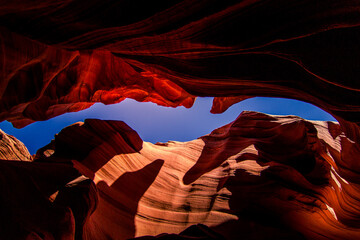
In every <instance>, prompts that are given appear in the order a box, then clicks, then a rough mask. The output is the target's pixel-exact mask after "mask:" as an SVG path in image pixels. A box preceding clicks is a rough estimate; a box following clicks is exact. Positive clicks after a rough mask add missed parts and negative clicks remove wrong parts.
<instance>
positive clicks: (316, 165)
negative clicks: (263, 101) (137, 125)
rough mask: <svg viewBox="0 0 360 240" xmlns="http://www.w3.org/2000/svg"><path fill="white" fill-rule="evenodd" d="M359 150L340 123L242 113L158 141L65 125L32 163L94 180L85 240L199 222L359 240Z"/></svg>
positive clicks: (269, 233) (255, 235)
mask: <svg viewBox="0 0 360 240" xmlns="http://www.w3.org/2000/svg"><path fill="white" fill-rule="evenodd" d="M47 149H51V150H52V151H54V152H53V154H52V155H51V156H47V157H46V156H45V155H44V154H42V153H43V152H44V151H46V150H47ZM358 151H359V150H358V147H357V144H356V143H354V142H353V141H351V140H349V139H348V138H347V137H346V136H345V135H344V133H343V132H342V131H341V130H340V127H339V125H338V124H337V123H333V122H317V121H306V120H303V119H301V118H299V117H295V116H285V117H283V116H282V117H280V116H270V115H266V114H262V113H256V112H243V113H242V114H241V115H240V116H239V117H238V118H237V119H236V120H235V121H234V122H232V123H230V124H228V125H226V126H223V127H221V128H219V129H216V130H214V131H213V132H212V133H211V134H209V135H206V136H203V137H201V138H199V139H197V140H193V141H190V142H185V143H181V142H167V143H162V144H155V145H154V144H151V143H148V142H142V141H141V139H140V138H139V136H138V135H137V134H136V132H134V131H133V130H131V129H130V128H129V127H128V126H126V124H124V123H123V122H117V121H101V120H95V119H89V120H86V121H85V123H84V124H75V125H72V126H70V127H67V128H65V129H63V130H62V131H61V132H60V133H59V134H58V135H57V136H56V138H55V140H54V141H53V142H52V143H51V144H50V145H49V146H48V147H44V148H43V149H41V150H40V151H39V152H38V154H37V156H38V158H37V159H36V160H35V162H48V163H51V162H53V163H56V162H63V163H66V162H72V163H73V164H74V167H75V168H76V169H78V170H79V171H80V172H81V173H82V174H84V175H86V176H87V177H89V178H91V179H93V181H94V182H95V184H96V187H97V189H98V192H99V195H98V205H97V208H96V210H95V211H94V213H93V214H92V215H91V216H89V217H88V218H87V220H86V221H85V222H84V225H83V238H84V239H100V240H101V239H109V238H110V239H127V238H131V237H139V236H143V235H152V236H155V235H159V234H161V233H180V232H181V231H183V230H185V229H186V228H187V227H189V226H191V225H193V224H197V223H202V224H205V225H206V226H208V227H210V228H211V229H212V230H213V231H215V232H217V233H219V234H221V235H223V236H225V237H226V238H227V239H250V238H251V239H304V238H306V239H357V238H359V237H360V225H359V224H358V222H359V221H358V220H359V216H360V212H359V209H358V208H357V206H358V205H359V202H358V201H359V199H360V196H359V192H360V191H359V187H358V186H359V182H360V179H359V177H358V174H357V173H358V172H359V171H360V169H359V164H358V163H357V158H356V156H358V155H359V153H358ZM55 201H56V199H55ZM161 236H162V235H161ZM164 236H165V235H164ZM170 236H171V235H170ZM165 239H166V238H165Z"/></svg>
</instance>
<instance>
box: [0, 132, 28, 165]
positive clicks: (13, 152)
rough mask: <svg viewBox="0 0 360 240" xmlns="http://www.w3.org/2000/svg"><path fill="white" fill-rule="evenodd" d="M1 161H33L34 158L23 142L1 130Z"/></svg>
mask: <svg viewBox="0 0 360 240" xmlns="http://www.w3.org/2000/svg"><path fill="white" fill-rule="evenodd" d="M0 159H2V160H18V161H32V156H31V155H30V153H29V151H28V150H27V148H26V146H25V145H24V144H23V143H22V142H20V141H19V140H18V139H16V138H15V137H14V136H11V135H8V134H6V133H5V132H4V131H2V130H1V129H0Z"/></svg>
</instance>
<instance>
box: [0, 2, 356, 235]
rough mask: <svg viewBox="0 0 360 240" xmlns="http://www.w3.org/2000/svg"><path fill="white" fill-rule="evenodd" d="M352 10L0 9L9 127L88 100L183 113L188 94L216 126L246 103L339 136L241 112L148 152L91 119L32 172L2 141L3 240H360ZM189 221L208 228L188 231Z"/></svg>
mask: <svg viewBox="0 0 360 240" xmlns="http://www.w3.org/2000/svg"><path fill="white" fill-rule="evenodd" d="M359 9H360V3H359V1H356V0H343V1H336V0H322V1H308V0H295V1H285V0H279V1H265V0H244V1H217V0H183V1H180V0H177V1H172V0H171V1H163V0H160V1H156V2H154V1H145V0H136V1H131V2H130V1H128V2H125V1H101V0H91V1H84V0H63V1H51V0H41V1H36V3H34V2H32V1H21V0H15V1H0V46H1V47H0V120H9V121H11V122H12V123H13V124H14V125H15V126H16V127H23V126H26V125H28V124H30V123H32V122H34V121H41V120H46V119H49V118H52V117H55V116H58V115H60V114H63V113H66V112H73V111H80V110H83V109H85V108H88V107H90V106H91V105H92V104H93V103H95V102H102V103H105V104H112V103H117V102H120V101H122V100H123V99H125V98H133V99H136V100H137V101H151V102H154V103H157V104H159V105H163V106H170V107H176V106H185V107H191V105H192V104H193V102H194V100H195V98H196V97H197V96H212V97H215V98H214V104H213V108H212V110H211V111H212V112H213V113H221V112H223V111H225V110H226V109H227V108H228V107H230V106H231V105H232V104H234V103H236V102H239V101H241V100H243V99H246V98H250V97H254V96H270V97H287V98H293V99H299V100H302V101H306V102H310V103H312V104H314V105H317V106H319V107H320V108H322V109H323V110H325V111H327V112H329V113H331V114H332V115H333V116H334V117H336V118H337V120H338V121H339V123H340V125H338V124H336V123H332V122H311V121H306V120H302V119H300V118H298V117H292V116H291V117H290V116H288V117H276V116H269V115H264V114H260V113H253V112H245V113H243V114H241V115H240V116H239V118H238V119H236V120H235V121H234V122H233V123H231V124H229V125H226V126H224V127H222V128H219V129H217V130H214V131H213V132H212V133H211V134H209V135H207V136H204V137H201V138H199V139H197V140H194V141H190V142H187V143H179V142H168V143H164V144H155V145H154V144H150V143H145V142H143V141H142V140H141V139H140V138H139V136H138V135H137V134H136V132H135V131H133V130H132V129H131V128H129V127H128V126H127V125H126V124H125V123H122V122H116V121H100V120H87V121H86V122H85V123H79V124H75V125H73V126H70V127H68V128H66V129H64V130H63V131H62V132H61V133H59V134H58V135H57V136H56V138H55V140H54V141H53V142H52V143H50V144H49V145H47V146H45V147H44V148H42V149H40V150H39V151H38V153H37V155H36V156H35V158H34V159H35V160H34V161H33V162H21V161H32V160H33V159H32V157H31V156H30V154H28V152H27V151H26V148H25V147H24V146H23V145H22V144H21V143H19V142H18V141H17V140H15V139H14V138H12V137H11V136H7V135H6V134H4V133H1V136H2V139H1V145H0V148H1V154H0V155H1V158H2V159H3V160H4V161H3V160H2V161H0V171H1V183H0V184H1V191H2V196H1V197H0V202H1V208H2V210H3V211H2V217H1V218H0V221H1V222H0V223H1V226H2V227H3V228H2V229H3V231H2V232H0V234H2V236H0V237H2V238H4V239H7V238H9V237H8V236H12V238H15V239H26V238H27V239H53V238H55V239H73V238H74V237H75V238H76V239H81V238H84V239H100V240H101V239H109V238H110V239H111V238H113V239H125V238H133V237H137V236H142V235H154V236H155V235H156V236H157V237H158V238H163V239H166V238H168V239H169V238H170V239H171V237H174V236H175V235H159V234H161V233H163V232H168V233H174V234H177V233H179V236H178V238H180V239H183V238H186V237H188V236H189V234H190V237H191V236H193V237H194V236H195V235H196V236H198V237H199V238H201V237H202V236H204V234H205V236H207V237H209V238H211V237H210V236H212V237H213V238H214V239H218V238H221V237H220V236H218V235H217V234H215V233H213V232H212V231H215V232H217V233H219V234H221V235H223V236H225V237H226V238H230V239H231V238H235V239H239V238H245V239H247V238H253V239H269V238H272V239H303V238H308V239H329V238H330V239H358V238H360V237H359V224H358V222H359V207H358V206H359V199H360V196H359V189H358V188H359V181H360V178H359V172H360V169H359V168H360V164H359V163H358V156H360V153H359V151H360V150H359V149H360V147H359V143H360V130H359V122H360V120H359V116H360V115H359V110H360V105H359V102H360V94H359V91H360V86H359V81H358V78H359V71H358V69H359V68H358V66H359V64H360V59H359V56H360V54H359V50H360V49H359V44H358V43H359V41H360V29H359V26H360V11H359ZM9 160H21V161H9ZM14 189H16V191H14ZM197 223H202V224H205V225H206V226H208V227H210V229H207V228H206V227H203V225H197V227H190V228H189V229H188V230H185V229H186V228H187V227H189V226H191V225H193V224H197ZM148 238H152V237H148Z"/></svg>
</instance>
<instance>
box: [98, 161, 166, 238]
mask: <svg viewBox="0 0 360 240" xmlns="http://www.w3.org/2000/svg"><path fill="white" fill-rule="evenodd" d="M163 164H164V160H161V159H157V160H155V161H153V162H152V163H150V164H148V165H146V166H145V167H143V168H142V169H140V170H137V171H135V172H126V173H124V174H123V175H121V176H120V177H119V178H118V179H117V180H116V181H115V182H114V183H113V184H112V185H111V186H108V185H107V184H106V183H105V182H104V181H101V182H99V183H98V184H97V188H98V190H99V196H100V200H99V206H98V209H97V211H98V212H99V213H101V216H100V215H98V216H97V217H98V219H97V221H101V220H102V219H103V218H104V217H107V218H109V219H112V220H114V221H117V226H118V228H119V229H121V230H122V231H119V229H117V230H116V231H117V232H119V233H120V234H121V235H118V236H117V237H119V238H121V239H128V238H131V237H134V236H135V216H136V214H137V208H138V204H139V201H140V199H141V197H142V196H143V195H144V193H145V192H146V191H147V189H148V188H149V187H150V186H151V184H152V183H153V182H154V181H155V179H156V177H157V175H158V173H159V172H160V169H161V167H162V166H163ZM119 212H122V214H119ZM99 223H101V222H99ZM105 229H107V228H106V227H105Z"/></svg>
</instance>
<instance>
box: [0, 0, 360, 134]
mask: <svg viewBox="0 0 360 240" xmlns="http://www.w3.org/2000/svg"><path fill="white" fill-rule="evenodd" d="M359 8H360V3H359V1H357V0H344V1H337V0H323V1H315V2H314V1H308V0H296V1H291V2H289V1H285V0H280V1H265V0H255V1H253V0H251V1H250V0H246V1H240V2H239V1H216V0H206V1H203V0H184V1H179V0H177V1H156V2H149V1H145V0H136V1H132V2H131V3H127V2H124V1H107V2H106V3H105V2H103V1H100V0H92V1H83V0H64V1H56V2H54V1H51V0H41V1H37V3H36V6H34V4H30V3H29V2H26V1H21V0H20V1H1V2H0V27H1V35H0V39H1V46H2V47H1V50H0V56H1V58H0V59H1V60H0V61H1V64H0V65H1V66H2V68H1V81H0V84H1V85H0V93H1V95H0V96H1V98H0V112H1V114H0V119H2V120H4V119H8V120H10V121H12V122H13V123H14V124H15V125H16V126H18V127H22V126H25V125H27V124H29V123H31V122H32V121H38V120H44V119H48V118H51V117H54V116H56V115H59V114H62V113H64V112H68V111H79V110H82V109H84V108H87V107H89V106H91V104H92V103H94V102H103V103H106V104H109V103H116V102H119V101H121V100H122V99H124V98H126V97H130V98H134V99H136V100H138V101H152V102H155V103H158V104H161V105H164V106H181V105H183V106H186V107H190V106H191V105H192V103H193V101H194V96H215V97H220V98H219V99H215V102H216V106H214V108H213V112H222V111H224V110H225V109H226V108H227V107H229V106H230V105H231V104H232V103H234V102H237V101H239V100H241V99H244V98H246V97H253V96H276V97H288V98H295V99H299V100H303V101H307V102H310V103H313V104H315V105H317V106H319V107H321V108H322V109H324V110H325V111H328V112H329V113H331V114H333V115H334V116H336V117H337V118H338V120H339V121H340V122H341V123H342V124H343V125H346V126H343V128H344V130H345V131H346V132H347V134H348V137H351V138H352V139H355V138H357V137H358V135H359V128H358V125H357V124H358V123H359V104H358V103H359V102H360V94H359V91H360V87H359V81H358V79H359V71H358V66H359V64H360V58H359V56H360V54H359V44H358V42H359V40H360V31H359V25H360V12H359ZM334 96H336V97H334ZM345 120H346V121H345ZM347 121H350V122H354V123H355V125H353V126H352V124H351V123H347ZM347 125H351V126H347Z"/></svg>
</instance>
